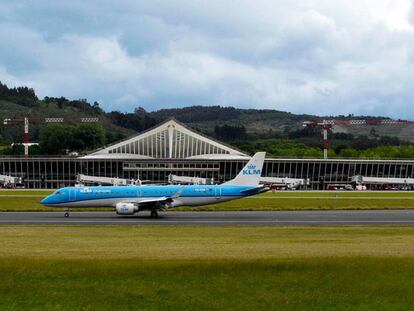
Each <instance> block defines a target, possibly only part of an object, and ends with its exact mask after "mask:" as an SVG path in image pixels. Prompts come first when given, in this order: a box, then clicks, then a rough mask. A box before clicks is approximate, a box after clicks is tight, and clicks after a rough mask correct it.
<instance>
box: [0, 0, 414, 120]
mask: <svg viewBox="0 0 414 311" xmlns="http://www.w3.org/2000/svg"><path fill="white" fill-rule="evenodd" d="M0 81H1V82H3V83H6V84H7V85H9V86H20V85H25V86H29V87H32V88H34V89H35V91H36V93H37V94H38V96H39V97H41V98H43V97H44V96H58V97H60V96H64V97H67V98H69V99H78V98H86V99H87V100H88V101H90V102H94V101H97V102H99V103H100V105H101V107H102V108H103V109H105V110H107V111H110V110H120V111H124V112H127V111H133V109H134V108H135V107H138V106H142V107H144V108H145V109H147V110H149V111H152V110H157V109H161V108H171V107H183V106H190V105H221V106H235V107H240V108H261V109H277V110H283V111H289V112H293V113H309V114H317V115H348V114H355V115H381V116H389V117H393V118H403V119H411V120H414V103H413V98H414V5H413V1H411V0H335V1H332V0H302V1H296V0H255V1H251V0H246V1H244V0H239V1H231V0H219V1H216V0H209V1H198V0H191V1H188V0H187V1H180V0H170V1H161V0H148V1H137V0H117V1H112V0H99V1H98V0H97V1H94V0H90V1H88V0H71V1H58V0H55V1H52V0H51V1H42V0H36V1H24V0H21V1H9V0H0Z"/></svg>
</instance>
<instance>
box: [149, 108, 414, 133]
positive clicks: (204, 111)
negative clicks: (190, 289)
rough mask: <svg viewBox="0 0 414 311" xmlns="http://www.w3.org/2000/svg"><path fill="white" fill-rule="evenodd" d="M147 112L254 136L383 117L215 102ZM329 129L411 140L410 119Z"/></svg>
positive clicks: (203, 128) (413, 130) (159, 118)
mask: <svg viewBox="0 0 414 311" xmlns="http://www.w3.org/2000/svg"><path fill="white" fill-rule="evenodd" d="M148 115H149V116H150V117H151V118H154V119H156V120H157V121H162V120H165V119H166V118H169V117H174V118H176V119H177V120H179V121H181V122H184V123H186V124H188V125H189V126H191V127H193V128H197V129H199V130H201V131H203V132H205V133H208V134H210V135H214V128H215V126H222V125H223V124H227V125H231V126H244V127H245V129H246V132H247V134H250V135H254V136H263V135H265V136H268V135H269V134H270V135H271V136H276V137H277V136H282V137H284V136H286V134H287V133H289V132H293V131H298V130H301V129H303V126H302V124H303V122H304V121H310V120H323V119H340V120H350V119H367V120H371V119H372V120H376V119H385V120H386V119H387V118H378V117H372V116H361V117H358V116H348V117H345V116H338V117H332V116H315V115H306V114H293V113H289V112H283V111H278V110H260V109H238V108H234V107H219V106H210V107H203V106H192V107H185V108H177V109H161V110H158V111H154V112H149V113H148ZM332 132H333V133H345V134H352V135H354V136H370V135H371V134H372V133H373V132H374V133H375V134H376V135H378V136H392V137H398V138H399V139H401V140H406V141H414V123H407V124H393V125H366V126H359V125H351V126H345V125H340V126H339V125H335V126H334V127H333V129H332Z"/></svg>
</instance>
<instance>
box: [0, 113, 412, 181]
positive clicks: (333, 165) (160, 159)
mask: <svg viewBox="0 0 414 311" xmlns="http://www.w3.org/2000/svg"><path fill="white" fill-rule="evenodd" d="M248 159H249V155H247V154H246V153H244V152H243V151H240V150H238V149H236V148H234V147H232V146H229V145H227V144H225V143H223V142H220V141H217V140H215V139H212V138H210V137H207V136H205V135H203V134H200V133H198V132H197V131H194V130H193V129H190V128H189V127H187V126H186V125H184V124H182V123H180V122H178V121H177V120H175V119H170V120H167V121H165V122H164V123H162V124H159V125H158V126H156V127H154V128H152V129H149V130H147V131H144V132H142V133H139V134H138V135H135V136H133V137H130V138H128V139H125V140H123V141H120V142H118V143H115V144H112V145H109V146H105V147H104V148H102V149H100V150H96V151H94V152H93V153H90V154H88V155H85V156H80V157H70V156H63V157H57V156H54V157H44V156H43V157H34V156H32V157H28V158H24V157H10V156H8V157H2V158H0V174H3V175H11V176H16V177H21V178H22V180H23V184H24V186H25V187H27V188H58V187H62V186H69V185H74V184H75V183H76V178H77V175H78V174H85V175H91V176H105V177H119V178H127V179H141V180H148V181H151V182H157V183H163V182H167V180H168V176H169V175H170V174H174V175H178V176H191V177H202V178H213V179H214V180H215V181H216V182H222V181H226V180H229V179H232V178H234V177H235V175H236V174H237V173H238V171H239V170H241V168H242V167H243V166H244V165H245V163H247V161H248ZM413 174H414V160H369V159H317V158H314V159H307V158H267V159H266V161H265V165H264V168H263V173H262V175H263V176H265V177H280V178H298V179H302V178H303V179H309V186H307V187H308V188H309V189H325V188H326V186H327V185H328V184H332V183H334V184H341V183H342V184H343V183H349V182H351V180H352V177H353V176H356V175H361V176H367V177H382V178H412V177H413Z"/></svg>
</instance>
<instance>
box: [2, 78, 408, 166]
mask: <svg viewBox="0 0 414 311" xmlns="http://www.w3.org/2000/svg"><path fill="white" fill-rule="evenodd" d="M25 116H28V117H29V118H30V120H31V122H30V136H31V137H30V139H31V141H35V142H41V139H42V137H43V143H44V146H43V147H44V148H40V149H39V150H37V154H42V153H43V154H62V153H65V152H67V150H69V151H70V150H74V151H78V152H88V150H85V149H82V148H84V147H80V146H82V144H79V137H76V135H83V134H82V133H81V132H82V131H84V132H85V131H86V132H88V130H87V129H86V130H85V127H84V128H83V129H80V128H77V127H79V126H80V125H76V122H74V121H73V120H79V119H80V118H81V117H98V118H99V124H98V125H97V126H98V127H101V130H99V128H98V129H96V133H97V135H98V134H99V133H100V134H99V135H101V137H100V138H99V140H93V138H92V141H94V142H96V141H98V142H99V144H98V147H100V146H102V145H103V144H108V143H111V142H114V141H118V140H120V139H123V138H125V137H127V136H130V135H133V134H135V133H137V132H141V131H143V130H146V129H148V128H151V127H153V126H155V125H156V124H158V123H160V122H163V121H164V120H166V119H169V118H172V117H173V118H175V119H177V120H178V121H181V122H183V123H185V124H186V125H187V126H189V127H192V128H194V129H196V130H198V131H200V132H203V133H205V134H207V135H210V136H212V137H215V138H217V139H219V140H222V141H225V142H227V143H230V144H232V145H234V146H237V147H239V148H240V149H242V150H244V151H246V152H249V153H253V152H255V151H257V150H265V151H267V152H268V154H269V155H273V156H312V157H319V156H320V155H321V145H322V140H321V129H320V128H304V127H303V126H302V124H303V122H304V121H309V120H322V119H334V118H335V117H332V116H314V115H304V114H303V115H299V114H293V113H289V112H283V111H277V110H260V109H239V108H234V107H220V106H207V107H205V106H192V107H185V108H176V109H161V110H157V111H153V112H147V111H145V110H144V109H143V108H136V109H135V111H134V112H130V113H122V112H119V111H111V112H105V111H103V110H102V109H101V108H100V107H99V103H97V102H95V103H93V104H90V103H88V102H87V101H86V100H83V99H80V100H68V99H66V98H64V97H60V98H51V97H45V98H43V99H39V98H38V97H37V96H36V94H35V92H34V90H32V89H29V88H27V87H19V88H8V87H7V86H6V85H4V84H1V82H0V119H1V120H4V119H6V118H11V119H13V118H22V117H25ZM45 117H62V118H65V120H67V121H68V122H69V124H67V125H63V124H62V125H61V126H60V128H59V125H58V126H57V127H56V126H55V127H52V128H50V126H48V125H45V124H44V123H42V122H36V120H37V119H38V120H41V119H44V118H45ZM336 119H337V120H342V123H341V125H335V126H334V127H333V129H332V131H331V132H330V156H331V157H335V156H339V157H376V156H379V155H381V157H410V158H411V157H414V152H413V151H414V150H413V149H412V147H411V143H412V142H413V141H414V125H413V123H411V122H407V123H401V124H391V125H364V126H360V125H344V123H346V122H347V121H346V120H348V121H349V120H355V119H357V120H359V119H366V120H370V121H372V122H369V123H375V122H376V121H378V120H382V119H385V118H379V117H372V116H364V117H357V116H348V117H345V116H339V117H336ZM71 120H72V121H71ZM344 120H345V122H343V121H344ZM388 120H389V119H388ZM77 123H79V122H77ZM348 123H349V122H348ZM70 124H72V127H70V126H71V125H70ZM65 126H66V127H65ZM48 127H49V128H48ZM102 128H103V131H104V133H102ZM93 130H95V129H93ZM65 131H66V132H68V133H69V132H70V133H71V134H70V135H73V138H72V141H71V142H67V139H66V137H61V138H59V137H54V140H49V141H47V142H45V141H46V140H45V138H47V136H48V135H49V136H50V135H51V136H54V134H55V132H59V133H63V134H62V135H63V136H67V135H65V134H64V132H65ZM22 132H23V125H22V124H18V125H3V124H2V125H0V146H1V145H2V146H3V148H9V149H10V147H7V146H10V144H11V143H13V142H21V141H22V134H23V133H22ZM89 132H90V131H89ZM42 133H43V136H42ZM74 133H78V134H74ZM102 135H103V136H102ZM63 140H65V141H66V142H65V143H63V142H61V141H63ZM81 140H82V138H81ZM41 143H42V142H41ZM46 144H47V145H48V148H46V147H45V146H46ZM54 144H56V145H60V146H59V148H57V147H56V148H57V149H54V148H53V147H54ZM41 147H42V146H41ZM89 147H90V148H89V150H92V149H93V148H94V147H96V146H94V147H92V146H89ZM384 148H385V149H384ZM390 148H391V149H390ZM8 152H9V153H10V152H12V153H17V154H19V153H21V152H22V151H21V150H17V151H16V150H14V151H13V150H12V151H8ZM54 152H55V153H54ZM31 153H32V154H36V153H33V152H31Z"/></svg>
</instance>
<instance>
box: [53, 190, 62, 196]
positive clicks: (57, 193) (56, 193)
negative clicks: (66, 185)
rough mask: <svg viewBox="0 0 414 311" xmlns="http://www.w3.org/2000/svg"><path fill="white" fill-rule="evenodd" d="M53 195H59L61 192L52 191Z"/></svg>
mask: <svg viewBox="0 0 414 311" xmlns="http://www.w3.org/2000/svg"><path fill="white" fill-rule="evenodd" d="M53 194H54V195H61V192H60V191H59V190H57V191H55V193H53Z"/></svg>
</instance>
